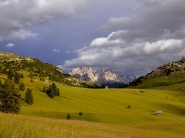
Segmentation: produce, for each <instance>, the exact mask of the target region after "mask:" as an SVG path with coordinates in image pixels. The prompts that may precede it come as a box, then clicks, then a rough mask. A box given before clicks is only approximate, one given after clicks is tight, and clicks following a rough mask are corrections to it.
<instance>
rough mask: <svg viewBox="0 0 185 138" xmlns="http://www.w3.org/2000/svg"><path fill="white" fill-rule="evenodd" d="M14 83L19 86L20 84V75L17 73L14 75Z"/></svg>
mask: <svg viewBox="0 0 185 138" xmlns="http://www.w3.org/2000/svg"><path fill="white" fill-rule="evenodd" d="M14 83H15V84H19V83H20V75H19V73H17V72H16V73H15V74H14Z"/></svg>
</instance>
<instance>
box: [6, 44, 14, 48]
mask: <svg viewBox="0 0 185 138" xmlns="http://www.w3.org/2000/svg"><path fill="white" fill-rule="evenodd" d="M14 46H15V44H13V43H8V44H7V45H6V47H9V48H12V47H14Z"/></svg>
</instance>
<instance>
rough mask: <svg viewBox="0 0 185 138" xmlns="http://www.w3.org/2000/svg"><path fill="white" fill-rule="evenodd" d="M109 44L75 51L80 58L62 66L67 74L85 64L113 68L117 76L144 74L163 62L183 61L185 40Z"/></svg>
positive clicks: (67, 61)
mask: <svg viewBox="0 0 185 138" xmlns="http://www.w3.org/2000/svg"><path fill="white" fill-rule="evenodd" d="M93 41H94V40H93ZM93 41H92V42H93ZM107 42H110V43H109V44H108V43H106V46H104V47H98V46H95V47H92V45H90V46H89V47H84V48H83V49H80V50H78V51H76V52H77V54H78V57H77V58H74V59H71V60H66V61H65V62H64V64H63V65H62V66H60V67H61V68H62V69H64V70H66V71H69V70H71V68H73V67H78V66H84V65H87V66H92V67H96V68H101V69H103V68H105V67H110V68H112V69H113V70H114V71H116V72H118V73H123V72H125V73H133V74H135V75H143V74H145V73H148V71H151V70H153V69H155V68H156V67H158V66H160V65H162V64H164V63H167V62H170V61H174V60H178V59H180V57H181V56H182V55H183V54H184V53H183V51H185V48H184V47H183V45H184V41H183V40H176V39H169V40H159V41H156V42H152V43H150V42H142V43H137V44H136V43H135V44H132V45H127V44H122V45H117V43H114V44H113V43H112V42H111V41H107ZM91 44H92V43H91ZM109 45H111V47H110V46H109Z"/></svg>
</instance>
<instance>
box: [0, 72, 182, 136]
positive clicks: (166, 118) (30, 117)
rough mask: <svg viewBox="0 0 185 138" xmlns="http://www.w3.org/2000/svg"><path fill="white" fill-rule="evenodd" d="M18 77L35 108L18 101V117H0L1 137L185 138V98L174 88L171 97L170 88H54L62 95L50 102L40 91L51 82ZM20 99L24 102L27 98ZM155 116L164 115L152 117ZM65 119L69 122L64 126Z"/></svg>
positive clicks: (22, 93)
mask: <svg viewBox="0 0 185 138" xmlns="http://www.w3.org/2000/svg"><path fill="white" fill-rule="evenodd" d="M21 73H23V74H24V76H25V77H24V79H23V82H24V83H25V85H26V88H31V89H32V92H33V96H34V104H33V105H27V104H25V103H24V102H23V101H21V112H20V113H19V115H11V114H2V113H0V120H1V121H0V137H10V138H12V137H15V138H17V137H18V138H19V137H41V138H42V137H43V138H47V137H48V138H51V137H56V138H57V137H59V138H60V137H64V138H65V137H66V138H68V137H77V138H78V137H80V138H81V137H82V138H83V137H110V138H117V137H123V138H156V137H157V138H164V137H169V138H183V137H185V129H183V126H185V93H184V91H176V87H177V86H176V85H174V86H173V88H175V89H174V91H171V89H172V87H170V86H169V88H168V87H163V88H162V87H160V89H163V90H159V89H152V90H148V89H86V88H78V87H69V86H65V85H62V84H59V83H56V84H57V87H59V88H60V94H61V95H60V96H59V97H55V98H54V99H52V98H49V97H48V96H47V95H46V94H45V93H44V92H42V91H41V90H42V88H43V86H48V85H49V84H51V83H52V82H49V83H45V82H44V81H40V79H39V77H34V79H33V82H31V79H30V78H29V77H28V74H29V73H28V72H21ZM0 77H5V76H0ZM46 79H47V78H46ZM181 86H182V85H181ZM181 86H178V87H181ZM17 87H18V85H17ZM20 93H21V95H22V97H24V95H25V92H20ZM129 105H130V108H127V107H128V106H129ZM157 110H162V112H163V115H162V116H156V111H157ZM79 112H82V113H83V115H79ZM68 113H69V114H70V115H71V120H66V115H67V114H68Z"/></svg>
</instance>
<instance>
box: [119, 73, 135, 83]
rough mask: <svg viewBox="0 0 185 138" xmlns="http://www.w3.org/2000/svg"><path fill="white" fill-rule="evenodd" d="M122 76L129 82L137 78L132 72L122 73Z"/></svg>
mask: <svg viewBox="0 0 185 138" xmlns="http://www.w3.org/2000/svg"><path fill="white" fill-rule="evenodd" d="M120 76H121V77H122V78H123V79H126V80H127V81H128V82H132V81H133V80H135V79H136V76H134V75H132V74H120Z"/></svg>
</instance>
